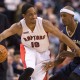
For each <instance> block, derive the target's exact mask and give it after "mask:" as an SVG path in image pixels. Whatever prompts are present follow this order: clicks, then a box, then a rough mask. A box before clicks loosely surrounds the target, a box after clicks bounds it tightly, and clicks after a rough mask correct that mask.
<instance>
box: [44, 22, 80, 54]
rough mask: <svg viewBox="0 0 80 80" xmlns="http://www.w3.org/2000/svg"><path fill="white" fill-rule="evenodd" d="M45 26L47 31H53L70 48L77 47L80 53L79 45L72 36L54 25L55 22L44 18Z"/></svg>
mask: <svg viewBox="0 0 80 80" xmlns="http://www.w3.org/2000/svg"><path fill="white" fill-rule="evenodd" d="M43 27H44V29H45V31H46V32H48V33H52V34H53V35H55V36H57V37H58V38H59V39H60V40H61V41H62V42H64V43H65V44H66V45H68V46H69V47H70V48H72V49H75V51H76V52H77V54H78V55H80V49H79V47H78V46H77V45H76V44H75V43H74V42H73V41H72V40H71V39H70V38H68V37H67V36H66V35H65V34H63V33H62V32H61V31H60V30H59V29H58V28H57V27H56V26H53V24H52V23H51V22H50V21H47V20H43Z"/></svg>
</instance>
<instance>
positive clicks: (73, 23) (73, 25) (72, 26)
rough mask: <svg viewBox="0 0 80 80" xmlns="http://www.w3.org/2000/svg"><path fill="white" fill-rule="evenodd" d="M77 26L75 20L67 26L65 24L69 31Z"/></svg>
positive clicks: (72, 30)
mask: <svg viewBox="0 0 80 80" xmlns="http://www.w3.org/2000/svg"><path fill="white" fill-rule="evenodd" d="M76 27H77V22H75V21H73V22H72V23H70V24H69V25H68V26H67V30H69V31H71V32H74V30H75V29H76Z"/></svg>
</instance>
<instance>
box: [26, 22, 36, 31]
mask: <svg viewBox="0 0 80 80" xmlns="http://www.w3.org/2000/svg"><path fill="white" fill-rule="evenodd" d="M26 25H27V26H28V28H29V29H30V30H31V31H32V32H33V31H34V28H35V25H36V23H35V24H31V23H29V22H26Z"/></svg>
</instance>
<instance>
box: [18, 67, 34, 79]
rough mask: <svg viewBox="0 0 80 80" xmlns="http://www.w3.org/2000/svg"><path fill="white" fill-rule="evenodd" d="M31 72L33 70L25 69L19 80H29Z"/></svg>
mask: <svg viewBox="0 0 80 80" xmlns="http://www.w3.org/2000/svg"><path fill="white" fill-rule="evenodd" d="M33 71H34V69H33V68H26V69H25V70H24V72H23V73H22V74H21V76H20V77H19V80H30V76H31V75H32V73H33Z"/></svg>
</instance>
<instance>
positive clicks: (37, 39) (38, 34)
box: [20, 17, 49, 52]
mask: <svg viewBox="0 0 80 80" xmlns="http://www.w3.org/2000/svg"><path fill="white" fill-rule="evenodd" d="M20 22H21V25H22V28H23V32H22V35H21V42H22V44H23V45H25V46H27V47H29V48H31V49H35V50H37V51H38V52H44V51H46V50H48V48H49V40H48V36H47V33H46V32H45V30H44V28H43V25H42V18H40V17H37V19H36V25H35V29H34V31H33V32H32V31H31V30H30V29H29V27H28V26H27V25H26V23H25V19H22V20H21V21H20Z"/></svg>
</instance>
